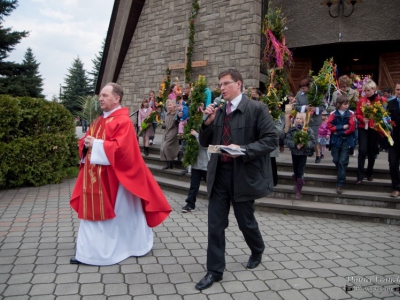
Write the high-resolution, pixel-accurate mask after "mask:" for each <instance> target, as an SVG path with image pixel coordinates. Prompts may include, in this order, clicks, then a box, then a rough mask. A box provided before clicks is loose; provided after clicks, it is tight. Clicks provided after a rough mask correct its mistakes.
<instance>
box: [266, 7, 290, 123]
mask: <svg viewBox="0 0 400 300" xmlns="http://www.w3.org/2000/svg"><path fill="white" fill-rule="evenodd" d="M286 21H287V20H286V18H285V17H284V16H283V13H282V10H281V9H280V8H274V7H272V3H271V2H269V6H268V12H267V14H266V15H265V17H264V22H263V28H262V32H263V33H264V35H265V38H266V46H265V49H264V57H263V61H262V63H264V64H265V65H266V67H267V70H268V74H267V80H266V86H267V92H266V93H265V96H263V97H262V98H261V99H260V100H261V101H263V102H264V103H265V104H266V105H267V106H268V108H269V112H270V113H271V115H272V117H273V118H274V119H275V120H276V119H278V118H280V116H281V114H282V113H283V111H282V109H281V108H280V107H281V105H282V102H283V98H284V97H285V95H287V94H288V92H289V80H288V76H287V70H288V69H289V68H290V67H291V66H293V56H292V52H291V51H290V50H289V49H288V47H287V46H286V40H285V35H284V31H285V30H286V29H287V28H286Z"/></svg>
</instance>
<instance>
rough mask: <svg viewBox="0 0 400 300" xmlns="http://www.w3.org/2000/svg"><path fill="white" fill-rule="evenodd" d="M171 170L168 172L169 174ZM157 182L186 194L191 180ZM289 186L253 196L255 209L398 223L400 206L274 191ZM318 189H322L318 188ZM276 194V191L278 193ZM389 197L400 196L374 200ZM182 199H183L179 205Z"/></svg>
mask: <svg viewBox="0 0 400 300" xmlns="http://www.w3.org/2000/svg"><path fill="white" fill-rule="evenodd" d="M170 173H172V172H169V174H170ZM154 177H155V179H156V180H157V182H158V183H159V185H160V186H161V188H162V189H163V190H169V191H173V192H176V193H182V194H185V195H187V193H188V189H189V186H190V182H188V181H182V180H177V179H173V178H170V177H168V178H167V177H165V176H154ZM282 189H287V192H288V193H290V192H289V189H292V188H290V187H282V186H279V185H278V186H276V187H275V191H274V192H273V193H272V194H271V195H270V196H269V197H266V198H261V199H258V200H256V202H255V208H256V210H261V211H274V212H281V213H284V214H296V215H297V214H298V215H309V216H318V217H328V218H340V219H349V220H359V221H369V222H377V223H385V224H393V225H399V224H400V210H399V209H395V208H385V207H372V206H360V205H354V204H351V203H350V202H349V203H346V201H344V202H345V203H325V202H318V201H311V200H308V198H307V195H308V194H312V193H316V194H318V193H317V189H314V190H313V189H310V188H309V189H307V188H305V189H304V190H305V191H304V193H303V197H302V199H301V200H297V199H295V198H294V193H293V189H292V192H291V193H290V195H291V196H289V197H288V198H278V197H277V194H276V193H279V190H282ZM318 190H321V189H318ZM329 194H330V196H331V197H334V195H335V193H334V191H331V192H329V191H325V195H321V196H327V195H329ZM278 196H279V195H278ZM369 196H370V199H369V200H371V201H372V200H374V197H377V196H378V195H369ZM336 197H337V198H338V199H339V198H342V200H343V199H346V197H347V196H346V195H345V194H342V195H337V194H336ZM365 197H368V195H360V200H362V199H363V198H365ZM197 198H198V199H207V198H208V197H207V188H206V186H205V185H204V184H202V185H200V189H199V193H198V196H197ZM378 199H381V200H388V201H392V202H396V201H397V205H399V203H398V202H400V199H397V200H394V199H393V198H390V197H387V198H385V197H377V198H376V199H375V200H376V201H377V200H378ZM183 205H184V203H182V206H183Z"/></svg>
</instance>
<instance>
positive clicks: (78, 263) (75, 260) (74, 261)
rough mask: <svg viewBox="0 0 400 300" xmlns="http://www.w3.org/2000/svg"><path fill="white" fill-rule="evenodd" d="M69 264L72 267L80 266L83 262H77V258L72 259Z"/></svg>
mask: <svg viewBox="0 0 400 300" xmlns="http://www.w3.org/2000/svg"><path fill="white" fill-rule="evenodd" d="M69 263H70V264H71V265H80V264H81V262H80V261H79V260H77V259H76V258H75V257H71V259H70V260H69Z"/></svg>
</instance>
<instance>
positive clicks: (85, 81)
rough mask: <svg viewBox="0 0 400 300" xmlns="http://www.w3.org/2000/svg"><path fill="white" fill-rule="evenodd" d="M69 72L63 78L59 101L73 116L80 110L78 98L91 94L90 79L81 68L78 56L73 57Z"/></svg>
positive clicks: (81, 64)
mask: <svg viewBox="0 0 400 300" xmlns="http://www.w3.org/2000/svg"><path fill="white" fill-rule="evenodd" d="M68 72H69V74H67V78H66V79H65V85H64V86H63V94H62V95H61V101H62V103H63V105H64V106H65V108H67V109H68V110H69V111H70V112H71V113H72V114H73V115H74V116H76V115H77V112H79V111H81V107H80V105H79V98H80V97H84V96H89V95H90V94H91V86H90V80H89V78H88V77H87V75H86V71H85V69H84V68H83V62H82V61H81V60H80V58H79V57H78V58H76V59H74V61H73V63H72V66H71V67H70V68H69V69H68Z"/></svg>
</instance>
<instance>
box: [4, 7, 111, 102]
mask: <svg viewBox="0 0 400 300" xmlns="http://www.w3.org/2000/svg"><path fill="white" fill-rule="evenodd" d="M113 5H114V1H113V0H18V7H17V8H16V9H15V10H13V11H12V12H11V14H10V16H8V17H5V18H4V23H3V26H4V27H5V28H9V27H12V30H15V31H23V30H26V31H29V32H30V33H29V36H28V37H27V38H23V39H21V41H20V43H19V44H17V45H16V47H15V49H14V50H13V51H12V52H10V53H9V57H7V58H6V59H5V61H14V62H17V63H22V61H23V59H24V54H25V52H26V50H27V49H28V48H29V47H30V48H31V49H32V52H33V55H34V56H35V58H36V62H38V63H40V66H39V73H40V75H41V76H42V79H43V94H44V95H45V96H46V99H49V100H51V99H52V97H53V95H55V96H57V97H58V95H59V92H60V84H61V85H64V84H65V78H66V75H67V74H68V69H69V68H70V67H71V66H72V63H73V61H74V59H76V58H77V57H79V58H80V59H81V61H82V62H83V65H84V69H85V70H86V71H88V72H90V71H92V69H93V63H92V60H93V59H94V58H95V56H96V55H98V53H99V52H100V51H101V45H102V42H103V40H104V39H105V37H106V36H107V30H108V25H109V23H110V18H111V12H112V8H113Z"/></svg>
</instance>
